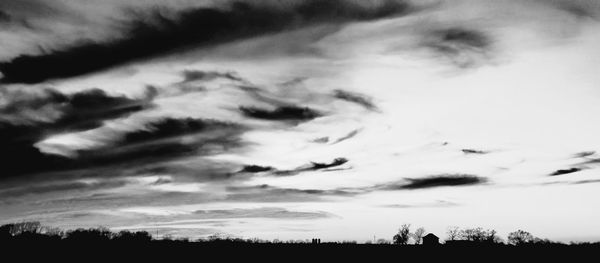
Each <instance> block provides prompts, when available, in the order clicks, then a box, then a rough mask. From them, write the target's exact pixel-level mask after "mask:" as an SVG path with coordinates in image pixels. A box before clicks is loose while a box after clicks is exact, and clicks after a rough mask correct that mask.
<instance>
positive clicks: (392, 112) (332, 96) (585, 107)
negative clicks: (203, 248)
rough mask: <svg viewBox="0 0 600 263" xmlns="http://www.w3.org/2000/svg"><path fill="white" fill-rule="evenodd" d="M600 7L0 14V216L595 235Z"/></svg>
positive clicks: (217, 4)
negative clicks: (408, 226)
mask: <svg viewBox="0 0 600 263" xmlns="http://www.w3.org/2000/svg"><path fill="white" fill-rule="evenodd" d="M598 47H600V2H598V1H595V0H571V1H569V0H487V1H482V0H425V1H417V0H414V1H401V0H369V1H358V0H356V1H352V0H330V1H322V0H304V1H303V0H283V1H275V0H265V1H249V0H248V1H244V0H239V1H229V0H223V1H217V0H214V1H208V0H207V1H192V0H175V1H166V0H165V1H159V0H152V1H142V0H139V1H138V0H127V1H117V0H109V1H107V0H0V72H1V74H0V76H1V78H0V167H1V169H2V170H0V223H8V222H18V221H23V220H37V221H41V222H42V223H43V224H47V225H52V226H58V227H62V228H76V227H93V226H99V225H101V226H107V227H110V228H111V229H114V230H120V229H145V230H151V231H153V233H155V232H158V233H159V234H160V235H167V234H169V235H173V236H187V237H203V236H207V235H211V234H215V233H220V234H224V235H232V236H239V237H258V238H267V239H275V238H279V239H306V238H313V237H320V238H322V239H323V240H324V241H326V240H357V241H361V242H362V241H366V240H370V239H372V238H373V236H376V237H382V238H388V239H390V238H391V236H393V234H394V233H395V231H396V230H397V228H398V227H399V226H400V225H401V224H403V223H412V224H413V226H423V227H425V229H426V230H427V231H428V232H432V233H435V234H437V235H438V236H441V237H444V236H445V232H446V229H447V227H448V226H460V227H478V226H481V227H483V228H490V229H496V230H497V231H498V232H499V234H500V235H502V236H506V234H507V233H508V232H511V231H514V230H516V229H525V230H527V231H529V232H531V233H532V234H534V235H536V236H539V237H543V238H550V239H554V240H560V241H569V240H579V241H587V240H598V239H600V213H599V212H598V208H599V207H600V198H599V197H600V192H599V190H600V152H598V153H597V151H600V137H599V136H598V135H599V134H600V122H599V121H598V118H599V117H598V116H600V49H599V48H598Z"/></svg>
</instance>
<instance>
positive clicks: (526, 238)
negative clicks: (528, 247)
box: [508, 229, 535, 246]
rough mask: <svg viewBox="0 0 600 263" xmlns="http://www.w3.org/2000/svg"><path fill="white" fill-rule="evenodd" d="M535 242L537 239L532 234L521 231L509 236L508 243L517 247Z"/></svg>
mask: <svg viewBox="0 0 600 263" xmlns="http://www.w3.org/2000/svg"><path fill="white" fill-rule="evenodd" d="M534 240H535V238H534V237H533V235H532V234H531V233H529V232H527V231H524V230H521V229H519V230H517V231H515V232H511V233H509V234H508V243H509V244H511V245H515V246H519V245H524V244H530V243H533V241H534Z"/></svg>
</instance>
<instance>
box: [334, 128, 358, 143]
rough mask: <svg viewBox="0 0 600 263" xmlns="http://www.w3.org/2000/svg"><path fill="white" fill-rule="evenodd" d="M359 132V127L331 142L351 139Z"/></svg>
mask: <svg viewBox="0 0 600 263" xmlns="http://www.w3.org/2000/svg"><path fill="white" fill-rule="evenodd" d="M359 132H360V129H357V130H353V131H351V132H349V133H348V134H346V135H344V136H342V137H340V138H338V139H337V140H335V141H334V142H332V143H331V144H336V143H340V142H343V141H345V140H348V139H351V138H352V137H354V136H356V135H357V134H358V133H359Z"/></svg>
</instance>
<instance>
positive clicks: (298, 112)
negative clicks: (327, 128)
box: [240, 106, 321, 123]
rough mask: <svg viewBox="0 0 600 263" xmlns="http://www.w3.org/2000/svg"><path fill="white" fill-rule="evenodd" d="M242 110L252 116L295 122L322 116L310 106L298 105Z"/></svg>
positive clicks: (246, 114)
mask: <svg viewBox="0 0 600 263" xmlns="http://www.w3.org/2000/svg"><path fill="white" fill-rule="evenodd" d="M240 111H241V112H242V114H244V115H245V116H247V117H250V118H255V119H262V120H270V121H290V122H294V123H297V122H304V121H310V120H312V119H315V118H318V117H320V116H321V113H319V112H317V111H315V110H312V109H310V108H308V107H296V106H281V107H276V108H275V109H273V110H269V109H263V108H256V107H240Z"/></svg>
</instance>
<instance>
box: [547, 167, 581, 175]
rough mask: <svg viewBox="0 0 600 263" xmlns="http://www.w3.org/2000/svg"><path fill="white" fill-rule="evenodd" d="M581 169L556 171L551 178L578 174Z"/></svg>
mask: <svg viewBox="0 0 600 263" xmlns="http://www.w3.org/2000/svg"><path fill="white" fill-rule="evenodd" d="M581 170H582V169H581V168H576V167H573V168H570V169H561V170H556V171H554V172H553V173H551V174H550V176H557V175H563V174H570V173H576V172H579V171H581Z"/></svg>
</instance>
